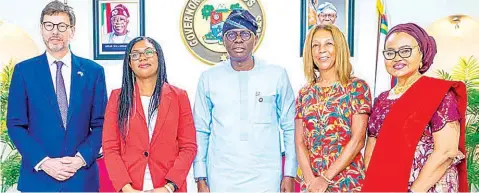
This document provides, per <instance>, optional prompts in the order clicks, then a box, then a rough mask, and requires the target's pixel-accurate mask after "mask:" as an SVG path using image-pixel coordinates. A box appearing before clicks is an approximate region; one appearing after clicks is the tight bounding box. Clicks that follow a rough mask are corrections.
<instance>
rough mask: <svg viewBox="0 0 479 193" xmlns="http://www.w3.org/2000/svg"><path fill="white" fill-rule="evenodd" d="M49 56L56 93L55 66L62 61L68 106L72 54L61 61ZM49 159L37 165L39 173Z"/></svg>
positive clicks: (44, 159) (49, 65)
mask: <svg viewBox="0 0 479 193" xmlns="http://www.w3.org/2000/svg"><path fill="white" fill-rule="evenodd" d="M46 55H47V60H48V67H49V68H50V74H51V75H52V81H53V89H54V91H55V93H56V91H57V81H56V78H57V65H56V64H55V62H56V61H62V62H63V66H62V76H63V81H64V83H65V91H66V93H67V101H68V104H70V88H71V82H72V80H71V74H72V53H71V52H67V54H66V55H65V56H63V58H61V59H56V58H55V57H54V56H52V55H51V54H50V53H48V52H46ZM76 155H77V156H78V157H80V158H81V159H82V160H83V162H84V163H85V159H83V157H82V156H81V154H80V152H77V154H76ZM48 159H49V157H46V158H43V160H42V161H40V162H39V163H38V164H37V165H35V170H36V171H39V170H41V168H40V166H41V165H42V164H43V163H44V162H45V161H47V160H48Z"/></svg>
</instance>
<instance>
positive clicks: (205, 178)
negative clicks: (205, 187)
mask: <svg viewBox="0 0 479 193" xmlns="http://www.w3.org/2000/svg"><path fill="white" fill-rule="evenodd" d="M200 180H204V181H207V180H208V178H207V177H199V178H195V182H196V183H198V182H199V181H200Z"/></svg>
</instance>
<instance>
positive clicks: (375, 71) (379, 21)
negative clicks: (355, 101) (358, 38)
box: [373, 5, 382, 97]
mask: <svg viewBox="0 0 479 193" xmlns="http://www.w3.org/2000/svg"><path fill="white" fill-rule="evenodd" d="M376 7H377V5H376ZM381 23H382V22H381V12H380V11H379V10H378V30H377V31H378V35H377V40H376V66H375V69H374V90H373V95H374V97H376V87H377V86H376V85H377V79H378V57H379V42H380V41H379V40H380V37H381Z"/></svg>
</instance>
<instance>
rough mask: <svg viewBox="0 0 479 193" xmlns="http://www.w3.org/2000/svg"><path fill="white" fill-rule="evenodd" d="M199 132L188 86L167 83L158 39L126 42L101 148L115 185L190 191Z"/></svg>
mask: <svg viewBox="0 0 479 193" xmlns="http://www.w3.org/2000/svg"><path fill="white" fill-rule="evenodd" d="M196 149H197V146H196V134H195V128H194V123H193V117H192V113H191V107H190V102H189V99H188V96H187V94H186V92H185V91H184V90H181V89H179V88H176V87H174V86H172V85H169V84H168V83H167V79H166V69H165V61H164V57H163V52H162V50H161V47H160V45H159V44H158V43H157V42H156V41H155V40H153V39H151V38H148V37H137V38H135V39H133V40H132V41H131V42H130V43H129V44H128V47H127V51H126V55H125V59H124V62H123V82H122V87H121V89H116V90H113V91H112V93H111V96H110V100H109V101H108V105H107V110H106V113H105V122H104V127H103V152H104V157H105V163H106V167H107V170H108V174H109V177H110V179H111V181H112V183H113V187H114V188H115V190H116V191H120V190H121V191H123V192H135V191H152V192H153V191H154V192H170V193H171V192H174V191H179V192H186V182H185V181H186V176H187V175H188V172H189V170H190V167H191V164H192V162H193V160H194V158H195V155H196Z"/></svg>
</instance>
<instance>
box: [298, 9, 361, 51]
mask: <svg viewBox="0 0 479 193" xmlns="http://www.w3.org/2000/svg"><path fill="white" fill-rule="evenodd" d="M316 24H334V25H336V26H337V27H338V28H339V29H340V30H341V31H342V32H343V34H344V36H345V37H346V40H347V41H348V44H349V51H350V53H351V56H354V0H301V30H300V31H301V32H300V33H301V34H300V56H301V57H302V56H303V47H304V40H305V39H306V35H307V33H308V31H309V29H311V28H312V27H313V26H314V25H316Z"/></svg>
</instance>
